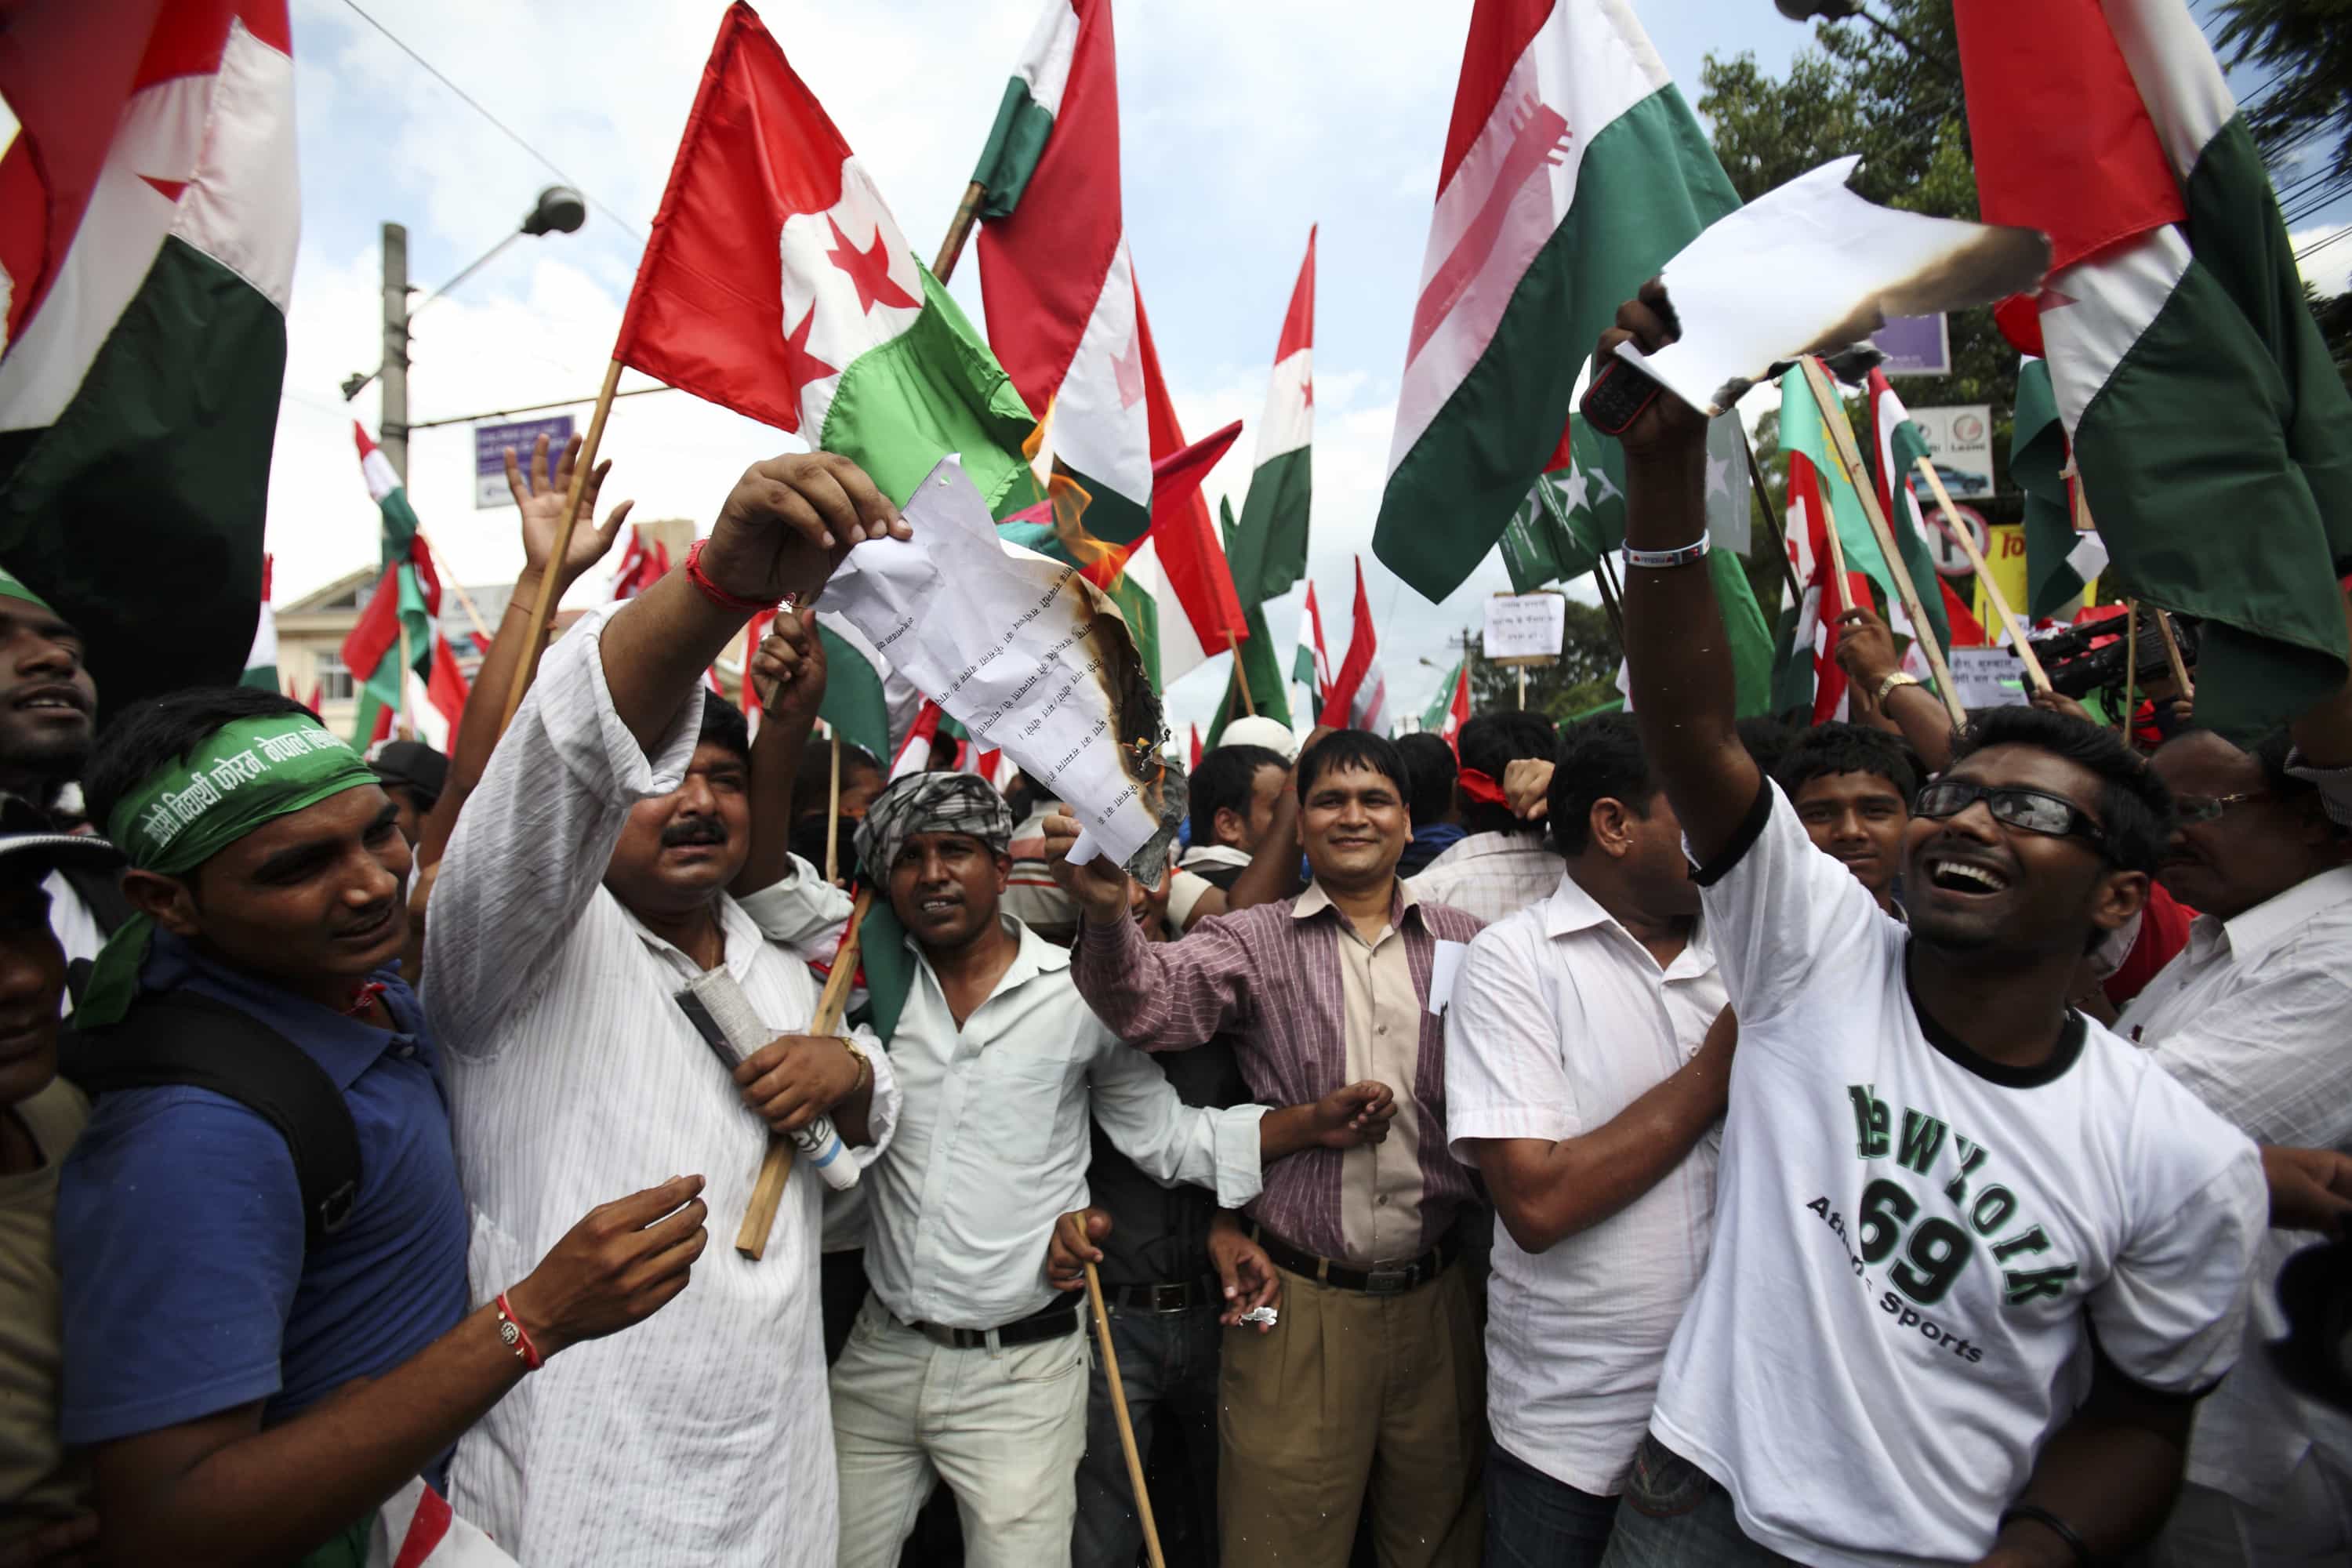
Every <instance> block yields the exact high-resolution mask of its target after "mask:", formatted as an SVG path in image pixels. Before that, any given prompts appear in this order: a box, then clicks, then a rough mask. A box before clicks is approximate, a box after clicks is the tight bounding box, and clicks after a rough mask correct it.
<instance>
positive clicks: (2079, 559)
mask: <svg viewBox="0 0 2352 1568" xmlns="http://www.w3.org/2000/svg"><path fill="white" fill-rule="evenodd" d="M2068 463H2069V458H2068V449H2067V446H2066V429H2065V426H2063V424H2061V423H2060V422H2059V418H2058V395H2057V394H2056V393H2055V392H2053V391H2052V390H2051V386H2050V363H2049V362H2048V361H2047V360H2040V359H2034V358H2032V357H2031V356H2030V355H2029V356H2028V357H2027V358H2026V359H2025V360H2024V361H2023V362H2022V363H2020V364H2019V365H2018V367H2017V408H2016V418H2015V422H2014V423H2013V424H2012V425H2011V426H2010V438H2009V477H2010V478H2011V479H2014V480H2016V481H2017V488H2018V489H2021V490H2023V491H2024V492H2025V595H2026V603H2025V605H2022V606H2018V605H2012V606H2011V608H2012V609H2016V608H2022V609H2023V610H2024V611H2025V612H2026V613H2027V614H2028V615H2029V616H2031V617H2032V619H2034V620H2037V621H2040V620H2047V619H2049V618H2050V617H2051V616H2055V615H2057V614H2059V613H2060V612H2061V611H2063V610H2064V609H2065V608H2066V607H2067V606H2068V605H2077V604H2080V603H2081V602H2082V598H2083V591H2084V589H2085V588H2087V587H2089V586H2090V585H2091V584H2092V583H2093V582H2094V581H2095V580H2096V579H2097V577H2098V575H2099V574H2100V573H2102V572H2104V571H2105V570H2106V567H2107V546H2106V542H2105V540H2103V539H2101V538H2100V537H2099V532H2098V530H2096V529H2095V528H2080V529H2078V528H2077V527H2075V525H2074V479H2073V478H2072V476H2071V475H2070V474H2069V472H2068Z"/></svg>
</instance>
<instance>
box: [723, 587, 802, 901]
mask: <svg viewBox="0 0 2352 1568" xmlns="http://www.w3.org/2000/svg"><path fill="white" fill-rule="evenodd" d="M744 664H745V667H746V668H745V676H744V678H745V679H748V680H750V681H751V689H752V691H753V692H754V693H756V694H757V696H758V697H759V700H760V705H761V721H760V735H759V738H758V739H757V740H755V741H753V742H751V854H750V855H749V856H748V857H747V858H745V859H744V861H743V869H742V870H741V871H740V872H739V873H737V875H736V878H735V880H734V882H733V884H732V885H731V886H730V887H729V889H727V890H728V891H729V892H730V893H732V894H734V895H735V896H736V897H737V898H738V899H741V898H745V897H748V896H749V895H751V894H752V893H756V892H758V891H759V890H760V889H762V888H765V887H770V886H772V885H773V884H775V883H776V882H778V881H781V880H782V879H783V878H784V877H785V876H786V875H787V874H789V873H790V872H791V870H792V868H793V844H792V839H793V780H794V779H795V778H796V777H797V776H798V775H799V773H800V771H801V755H802V753H803V752H804V751H806V750H807V748H808V738H809V730H810V728H811V727H812V726H813V725H814V724H815V722H816V710H817V705H818V704H819V703H821V702H823V701H824V676H825V670H824V644H823V643H822V642H820V641H819V640H818V639H817V635H816V612H815V611H814V609H809V610H803V611H800V612H799V613H797V614H794V613H792V612H789V611H788V612H786V613H785V614H782V615H780V616H777V617H776V619H775V621H774V622H773V623H772V627H771V629H770V631H769V633H768V635H767V636H766V637H763V638H761V641H760V646H759V647H758V648H757V649H756V650H753V651H752V652H751V655H750V657H748V658H746V659H745V660H744Z"/></svg>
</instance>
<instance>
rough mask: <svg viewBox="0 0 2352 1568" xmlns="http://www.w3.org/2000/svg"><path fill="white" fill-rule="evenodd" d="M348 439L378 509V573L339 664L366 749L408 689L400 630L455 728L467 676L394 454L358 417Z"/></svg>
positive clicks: (387, 728) (388, 724)
mask: <svg viewBox="0 0 2352 1568" xmlns="http://www.w3.org/2000/svg"><path fill="white" fill-rule="evenodd" d="M352 443H353V444H354V445H355V446H356V447H358V448H359V456H360V477H361V478H362V479H364V480H365V481H366V483H367V488H368V495H369V496H370V497H371V498H372V499H373V500H374V501H375V503H376V509H377V510H379V511H380V512H381V513H382V514H383V575H382V576H380V577H378V578H377V579H376V584H375V588H374V590H373V592H372V593H371V594H370V595H368V601H367V604H366V605H365V606H363V607H362V609H361V611H360V618H359V620H358V622H357V623H356V624H355V625H354V626H352V629H351V632H350V633H349V635H347V636H346V637H344V638H343V647H342V658H343V664H344V667H345V668H348V669H350V671H351V672H352V684H353V685H355V686H356V687H357V688H358V689H359V692H358V695H359V707H358V710H357V711H356V713H355V714H354V716H353V721H352V743H353V744H354V745H357V746H360V747H362V749H364V748H365V747H366V746H367V745H368V744H369V743H370V742H373V741H381V740H383V739H384V738H386V737H387V736H389V735H390V734H391V733H392V730H393V721H394V718H395V717H397V716H399V715H400V713H401V710H402V707H403V701H404V697H405V696H406V692H405V691H404V687H403V679H404V678H403V674H402V670H401V662H400V647H401V641H402V634H403V632H405V633H406V637H407V643H408V657H409V668H410V669H411V670H412V671H414V672H415V674H417V675H419V676H422V677H424V678H425V698H426V700H427V701H429V702H430V703H431V704H432V705H433V708H434V709H435V710H436V711H437V712H438V713H439V714H440V715H441V718H442V720H443V721H444V722H445V723H446V725H447V726H448V727H449V729H450V730H451V731H453V732H454V731H455V730H456V728H457V720H458V717H459V716H460V715H461V714H462V713H464V711H465V709H466V697H467V686H466V677H465V675H464V673H463V672H462V671H461V670H459V668H457V653H456V651H455V650H454V649H452V648H451V647H450V646H449V639H448V638H446V637H443V636H442V635H441V629H440V618H441V578H440V574H439V573H437V572H436V570H435V569H434V565H433V551H432V548H431V547H430V546H429V545H428V544H426V543H425V536H424V535H423V534H422V533H420V532H419V531H417V527H416V513H415V510H413V509H412V508H411V507H410V506H409V504H408V489H407V487H406V486H405V485H404V484H402V483H401V481H400V476H399V474H398V473H396V472H395V471H394V468H393V466H392V459H391V458H387V457H385V456H384V455H383V450H382V449H381V448H380V447H377V446H376V444H375V443H374V442H373V441H371V440H370V439H368V433H367V431H366V430H364V429H363V428H362V427H361V426H360V423H359V421H357V420H356V419H355V420H353V421H352Z"/></svg>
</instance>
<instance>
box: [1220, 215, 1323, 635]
mask: <svg viewBox="0 0 2352 1568" xmlns="http://www.w3.org/2000/svg"><path fill="white" fill-rule="evenodd" d="M1314 340H1315V231H1314V230H1313V229H1312V228H1310V229H1308V230H1307V260H1306V261H1305V262H1304V263H1303V264H1302V265H1301V266H1300V267H1299V268H1298V282H1297V285H1296V286H1294V287H1293V288H1292V289H1291V292H1290V309H1289V310H1288V311H1287V312H1286V314H1285V315H1284V316H1283V318H1282V336H1281V338H1280V340H1279V341H1278V342H1276V345H1275V350H1274V376H1273V381H1272V384H1270V385H1269V386H1268V387H1267V388H1266V393H1265V418H1263V419H1261V420H1259V421H1258V426H1257V467H1256V468H1254V469H1253V470H1251V473H1250V482H1249V496H1248V499H1247V500H1244V502H1243V503H1242V518H1241V524H1240V526H1239V528H1237V529H1228V530H1227V531H1226V534H1225V556H1226V559H1227V561H1228V562H1229V563H1231V564H1232V567H1233V574H1234V594H1235V595H1237V596H1238V597H1239V598H1240V600H1241V603H1242V607H1243V608H1244V609H1248V608H1250V607H1251V606H1253V605H1263V604H1264V603H1265V602H1266V601H1267V600H1268V599H1271V598H1274V597H1276V595H1281V594H1283V593H1286V592H1287V591H1288V590H1289V587H1290V585H1291V584H1293V583H1296V582H1297V581H1298V580H1299V579H1300V578H1301V577H1304V576H1305V575H1306V574H1307V513H1308V511H1309V510H1310V505H1311V502H1312V500H1313V499H1314V489H1315V447H1314V429H1315V369H1314V360H1315V342H1314Z"/></svg>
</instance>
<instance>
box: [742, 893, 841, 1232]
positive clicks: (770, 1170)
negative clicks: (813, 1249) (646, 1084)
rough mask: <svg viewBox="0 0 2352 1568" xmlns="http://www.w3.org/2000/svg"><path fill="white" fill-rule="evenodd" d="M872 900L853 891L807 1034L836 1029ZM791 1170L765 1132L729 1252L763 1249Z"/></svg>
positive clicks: (785, 1154)
mask: <svg viewBox="0 0 2352 1568" xmlns="http://www.w3.org/2000/svg"><path fill="white" fill-rule="evenodd" d="M873 903H874V889H871V888H861V889H858V892H857V901H856V903H854V904H852V905H851V906H850V907H849V923H848V925H846V926H845V927H844V928H843V930H842V933H841V946H840V948H839V949H838V950H837V951H835V953H834V955H833V973H830V974H828V975H826V976H825V977H824V991H823V993H821V994H819V995H818V997H817V999H816V1016H815V1017H814V1018H813V1019H811V1020H810V1021H809V1026H808V1032H809V1033H810V1034H812V1035H830V1034H834V1033H835V1032H836V1031H838V1030H839V1029H840V1027H841V1015H842V1013H843V1012H844V1010H845V1009H846V1008H847V1007H848V1005H849V984H850V980H851V977H852V976H854V975H856V973H857V936H858V931H859V930H860V928H862V927H863V926H864V925H865V924H866V910H868V909H870V908H871V907H872V906H873ZM792 1173H793V1141H792V1140H791V1139H789V1138H779V1137H777V1136H775V1135H774V1134H772V1133H771V1134H770V1135H769V1138H768V1152H767V1154H766V1155H765V1156H764V1157H763V1158H762V1159H761V1161H760V1174H759V1177H758V1179H757V1180H755V1181H754V1182H753V1183H752V1184H751V1202H750V1203H748V1204H746V1205H744V1206H743V1224H742V1226H740V1228H738V1229H737V1231H736V1232H735V1250H736V1251H738V1252H740V1253H741V1254H742V1255H743V1256H744V1257H746V1258H750V1259H751V1260H752V1261H753V1262H754V1263H756V1262H758V1261H759V1260H760V1258H761V1255H762V1254H764V1253H765V1252H766V1251H767V1250H768V1233H769V1232H771V1231H772V1230H774V1229H775V1228H776V1209H777V1207H778V1205H781V1204H782V1202H783V1200H784V1182H785V1179H786V1178H787V1177H789V1176H790V1175H791V1174H792Z"/></svg>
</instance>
